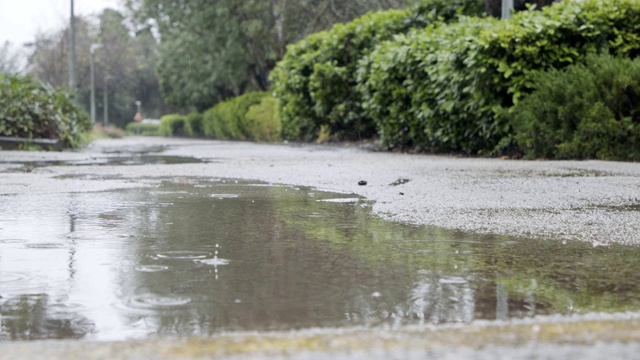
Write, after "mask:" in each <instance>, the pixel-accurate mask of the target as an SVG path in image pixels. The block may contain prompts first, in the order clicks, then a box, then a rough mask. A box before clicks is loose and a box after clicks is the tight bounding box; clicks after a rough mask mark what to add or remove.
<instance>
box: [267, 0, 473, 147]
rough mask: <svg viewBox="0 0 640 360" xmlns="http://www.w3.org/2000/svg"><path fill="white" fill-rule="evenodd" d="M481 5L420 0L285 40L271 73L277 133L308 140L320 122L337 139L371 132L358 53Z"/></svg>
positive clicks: (457, 0) (463, 0)
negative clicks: (276, 104) (279, 129)
mask: <svg viewBox="0 0 640 360" xmlns="http://www.w3.org/2000/svg"><path fill="white" fill-rule="evenodd" d="M483 6H484V2H483V1H482V0H425V1H422V2H421V3H420V5H419V6H417V7H415V8H413V9H410V10H389V11H382V12H376V13H369V14H367V15H365V16H363V17H361V18H359V19H356V20H355V21H353V22H350V23H348V24H337V25H335V26H334V27H333V28H332V29H330V30H328V31H323V32H319V33H316V34H312V35H310V36H309V37H307V38H305V39H303V40H302V41H300V42H298V43H296V44H293V45H290V46H289V47H288V48H287V54H286V55H285V57H284V59H283V60H282V61H281V62H279V63H278V65H277V66H276V68H275V69H274V71H272V73H271V82H272V84H273V91H274V92H275V94H276V97H277V98H278V100H279V102H280V108H279V111H280V116H281V118H282V125H283V136H284V137H285V138H287V139H301V140H306V141H310V140H313V139H314V138H315V136H316V135H317V133H318V131H319V130H320V128H321V127H322V126H323V125H324V126H325V127H326V126H328V127H329V129H330V131H331V133H332V134H333V135H334V136H336V137H338V138H339V139H359V138H361V137H370V136H372V135H373V134H375V132H376V127H375V124H374V123H373V121H372V120H371V118H370V117H368V116H366V114H365V112H364V111H363V109H362V99H361V97H360V93H359V92H358V91H356V86H357V82H356V71H357V69H358V62H359V61H360V59H361V58H362V57H363V56H365V55H367V54H368V53H369V52H371V51H372V50H373V49H374V47H375V46H376V45H377V44H379V43H381V42H382V41H385V40H390V39H392V38H393V36H395V35H397V34H402V33H407V32H409V31H410V30H412V29H416V28H424V27H426V26H427V25H429V24H431V23H438V22H440V21H450V20H452V19H455V18H456V17H457V16H458V15H460V14H466V15H480V14H482V12H483Z"/></svg>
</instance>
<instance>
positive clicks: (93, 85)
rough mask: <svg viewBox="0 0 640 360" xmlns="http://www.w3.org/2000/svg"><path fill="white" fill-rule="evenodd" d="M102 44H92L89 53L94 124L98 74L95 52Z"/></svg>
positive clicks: (93, 121) (94, 121) (94, 120)
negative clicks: (96, 72)
mask: <svg viewBox="0 0 640 360" xmlns="http://www.w3.org/2000/svg"><path fill="white" fill-rule="evenodd" d="M101 47H102V44H91V48H90V49H89V53H90V54H91V59H90V62H89V67H90V71H91V122H92V123H93V124H95V123H96V76H95V71H94V67H95V65H94V59H93V58H94V55H93V54H94V53H95V52H96V50H98V49H100V48H101Z"/></svg>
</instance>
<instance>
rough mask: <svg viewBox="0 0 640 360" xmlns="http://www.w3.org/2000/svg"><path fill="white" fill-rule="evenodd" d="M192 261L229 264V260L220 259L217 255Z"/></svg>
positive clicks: (205, 263)
mask: <svg viewBox="0 0 640 360" xmlns="http://www.w3.org/2000/svg"><path fill="white" fill-rule="evenodd" d="M194 261H195V262H197V263H200V264H204V265H212V266H222V265H229V263H230V262H231V260H227V259H220V258H217V257H214V258H213V259H202V260H194Z"/></svg>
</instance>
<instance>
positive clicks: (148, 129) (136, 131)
mask: <svg viewBox="0 0 640 360" xmlns="http://www.w3.org/2000/svg"><path fill="white" fill-rule="evenodd" d="M125 130H126V132H127V134H129V135H141V136H158V135H160V126H159V125H156V124H147V123H141V122H137V121H134V122H130V123H128V124H127V127H126V128H125Z"/></svg>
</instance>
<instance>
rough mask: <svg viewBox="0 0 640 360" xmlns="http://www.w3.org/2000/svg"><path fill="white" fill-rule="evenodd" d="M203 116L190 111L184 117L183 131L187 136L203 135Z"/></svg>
mask: <svg viewBox="0 0 640 360" xmlns="http://www.w3.org/2000/svg"><path fill="white" fill-rule="evenodd" d="M202 119H203V116H202V114H201V113H199V112H192V113H190V114H189V115H187V116H186V117H185V118H184V131H185V133H186V134H187V135H188V136H191V137H201V136H204V128H203V124H202Z"/></svg>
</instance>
